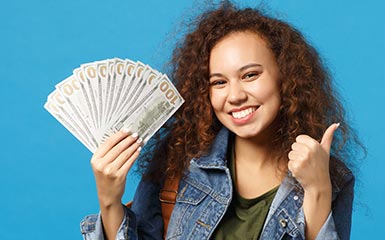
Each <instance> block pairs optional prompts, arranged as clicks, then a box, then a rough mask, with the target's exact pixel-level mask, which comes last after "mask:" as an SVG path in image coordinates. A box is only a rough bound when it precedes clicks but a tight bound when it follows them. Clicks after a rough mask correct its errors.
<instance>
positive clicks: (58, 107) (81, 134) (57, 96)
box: [47, 90, 98, 149]
mask: <svg viewBox="0 0 385 240" xmlns="http://www.w3.org/2000/svg"><path fill="white" fill-rule="evenodd" d="M47 102H48V103H54V105H53V104H51V105H47V106H50V107H51V108H50V109H51V110H52V109H53V110H55V115H54V116H56V115H60V116H61V117H60V118H61V119H63V120H65V121H66V122H67V123H68V124H69V125H70V128H71V129H74V130H75V132H77V133H78V135H75V136H76V138H78V139H79V140H81V141H82V142H85V143H86V146H87V148H89V149H96V147H97V146H98V144H97V142H96V141H92V140H91V139H92V136H89V135H88V134H87V133H86V131H84V128H83V127H81V126H80V124H79V123H78V121H79V120H78V119H77V116H76V114H75V113H74V112H73V111H71V109H70V107H68V103H67V102H66V101H65V98H64V97H63V95H62V94H61V93H60V91H58V90H54V91H53V92H52V93H51V94H50V95H48V100H47ZM47 110H48V109H47Z"/></svg>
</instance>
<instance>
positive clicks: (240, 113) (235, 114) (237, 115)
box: [231, 107, 257, 119]
mask: <svg viewBox="0 0 385 240" xmlns="http://www.w3.org/2000/svg"><path fill="white" fill-rule="evenodd" d="M256 110H257V107H250V108H247V109H244V110H242V111H237V112H231V115H232V116H233V118H235V119H241V118H245V117H247V116H249V115H250V114H252V113H253V112H255V111H256Z"/></svg>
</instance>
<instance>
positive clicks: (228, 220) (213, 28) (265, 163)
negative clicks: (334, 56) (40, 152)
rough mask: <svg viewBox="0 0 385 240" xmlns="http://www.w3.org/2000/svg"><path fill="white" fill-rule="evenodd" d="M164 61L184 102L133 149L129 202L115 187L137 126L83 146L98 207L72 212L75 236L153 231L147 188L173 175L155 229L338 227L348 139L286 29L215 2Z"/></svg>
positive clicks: (303, 231) (228, 231)
mask: <svg viewBox="0 0 385 240" xmlns="http://www.w3.org/2000/svg"><path fill="white" fill-rule="evenodd" d="M173 64H174V65H173V66H174V68H173V73H172V77H173V80H174V81H175V82H176V84H177V88H178V90H179V91H180V93H181V95H182V96H183V98H184V99H185V101H186V103H185V104H184V105H183V106H182V108H181V109H180V110H179V111H178V112H177V113H176V114H175V117H174V118H173V119H172V120H171V121H169V122H168V124H167V125H166V126H165V127H164V128H163V130H162V131H161V134H159V135H158V141H157V143H156V145H155V146H154V147H153V148H151V151H149V152H148V153H147V157H146V158H143V159H141V160H140V163H141V166H142V167H143V178H142V180H141V182H140V183H139V185H138V188H137V190H136V195H135V198H134V200H133V205H132V207H131V208H128V207H126V206H124V205H122V203H121V198H122V195H123V192H124V190H125V181H126V176H127V173H128V171H129V170H130V168H131V166H132V165H133V163H134V162H135V160H136V159H137V158H138V156H139V153H140V150H141V139H140V136H138V135H137V134H136V133H134V134H129V133H128V132H127V131H125V130H122V131H121V132H119V133H117V134H115V135H113V136H111V137H110V139H108V140H107V141H106V142H105V143H104V144H103V145H102V146H101V147H100V148H99V149H98V150H97V151H96V152H95V154H94V156H93V157H92V160H91V164H92V168H93V171H94V174H95V178H96V185H97V190H98V198H99V203H100V208H101V212H100V214H98V215H91V216H88V217H86V218H85V219H84V220H83V221H82V224H81V228H82V233H83V235H84V237H85V239H115V238H116V239H162V238H163V235H164V233H163V219H162V212H161V203H160V200H159V193H160V191H161V189H162V185H163V183H164V180H165V178H168V179H172V178H175V177H179V178H176V179H180V180H179V188H178V194H177V198H176V204H175V207H174V209H173V212H172V216H171V219H170V222H169V225H168V230H167V233H165V236H166V238H167V239H305V238H306V239H339V238H340V239H349V236H350V226H351V214H352V202H353V185H354V177H353V175H352V172H351V171H350V170H349V169H348V168H347V167H346V165H345V163H344V162H348V161H349V159H347V157H348V156H349V152H348V150H349V149H348V147H347V146H348V145H349V146H352V144H354V143H357V144H358V142H357V141H356V138H355V135H354V134H353V133H352V132H351V131H350V127H349V126H348V125H347V122H346V120H345V118H344V111H343V108H342V106H341V104H340V103H339V101H338V99H337V98H336V95H335V93H334V91H333V89H332V84H331V80H330V77H329V75H328V74H327V72H326V71H325V69H324V67H323V66H322V64H321V61H320V59H319V57H318V54H317V52H316V51H315V50H314V48H312V47H311V46H309V45H308V43H307V42H306V41H305V40H304V38H303V37H302V35H301V34H300V33H299V32H298V31H297V30H295V29H294V28H293V27H291V26H290V25H289V24H287V23H285V22H282V21H280V20H277V19H274V18H270V17H268V16H266V15H263V14H262V13H261V12H259V11H258V10H255V9H237V8H236V7H234V6H233V5H232V4H230V3H228V2H224V3H222V4H221V5H220V7H219V8H217V9H215V10H212V11H208V12H206V13H204V14H202V15H201V16H200V17H199V18H198V19H197V25H196V27H195V28H194V29H193V31H192V32H190V33H189V34H187V35H186V37H185V39H184V41H183V42H182V43H181V44H180V45H178V47H177V48H176V49H175V51H174V56H173ZM337 129H338V130H337ZM333 138H334V140H333ZM347 143H349V144H347Z"/></svg>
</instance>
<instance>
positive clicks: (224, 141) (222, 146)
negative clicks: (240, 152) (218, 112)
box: [191, 127, 230, 169]
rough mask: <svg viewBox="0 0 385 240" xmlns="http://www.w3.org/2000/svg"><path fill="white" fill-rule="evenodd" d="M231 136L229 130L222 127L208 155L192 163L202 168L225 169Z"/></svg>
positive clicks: (194, 159) (195, 159)
mask: <svg viewBox="0 0 385 240" xmlns="http://www.w3.org/2000/svg"><path fill="white" fill-rule="evenodd" d="M229 135H230V132H229V130H228V129H227V128H225V127H222V129H221V130H220V131H219V132H218V134H217V136H216V137H215V139H214V142H213V144H212V145H211V147H210V149H209V151H208V153H207V154H206V155H203V156H201V157H200V158H193V159H192V160H191V161H193V162H195V164H196V165H198V166H199V167H201V168H220V169H222V168H225V167H226V162H227V158H226V153H227V146H228V142H229V141H228V139H229Z"/></svg>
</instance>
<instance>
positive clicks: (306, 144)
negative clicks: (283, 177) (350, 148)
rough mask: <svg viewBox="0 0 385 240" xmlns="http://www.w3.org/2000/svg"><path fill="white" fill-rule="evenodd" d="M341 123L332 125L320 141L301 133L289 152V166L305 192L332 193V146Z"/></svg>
mask: <svg viewBox="0 0 385 240" xmlns="http://www.w3.org/2000/svg"><path fill="white" fill-rule="evenodd" d="M338 127H339V123H334V124H332V125H330V126H329V127H328V128H327V129H326V131H325V133H324V135H323V136H322V140H321V142H320V143H319V142H318V141H316V140H315V139H313V138H311V137H310V136H307V135H299V136H298V137H297V138H296V142H295V143H293V144H292V146H291V151H290V152H289V154H288V157H289V163H288V168H289V170H290V171H291V173H292V175H293V177H295V178H296V179H297V181H298V182H299V183H300V184H301V186H302V187H303V188H304V190H305V192H320V191H321V192H323V191H327V192H330V193H331V180H330V174H329V161H330V147H331V144H332V141H333V135H334V132H335V130H336V129H337V128H338Z"/></svg>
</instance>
